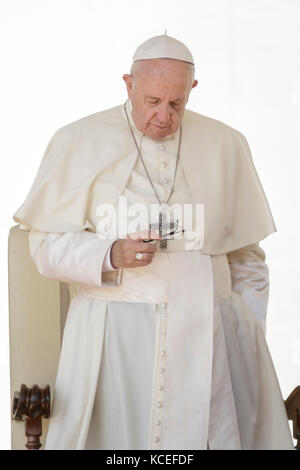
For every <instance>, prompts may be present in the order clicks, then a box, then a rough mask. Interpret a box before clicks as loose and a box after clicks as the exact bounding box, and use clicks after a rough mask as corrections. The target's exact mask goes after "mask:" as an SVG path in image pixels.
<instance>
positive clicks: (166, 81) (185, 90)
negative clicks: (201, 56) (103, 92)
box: [123, 59, 197, 140]
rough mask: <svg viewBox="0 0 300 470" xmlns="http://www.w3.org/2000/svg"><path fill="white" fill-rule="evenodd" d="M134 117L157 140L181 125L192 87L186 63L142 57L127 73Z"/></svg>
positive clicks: (194, 84) (195, 83) (144, 130)
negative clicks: (135, 66)
mask: <svg viewBox="0 0 300 470" xmlns="http://www.w3.org/2000/svg"><path fill="white" fill-rule="evenodd" d="M123 79H124V81H125V82H126V86H127V91H128V97H129V98H130V99H131V101H132V118H133V121H134V123H135V126H136V128H137V129H138V130H139V131H141V132H143V133H144V134H145V135H147V136H148V137H151V138H152V139H155V140H160V139H163V138H164V137H166V136H168V135H170V134H173V133H174V132H175V131H176V130H177V129H178V127H179V125H180V123H181V120H182V117H183V114H184V110H185V106H186V103H187V101H188V98H189V94H190V91H191V89H192V88H193V87H195V86H196V85H197V81H196V80H195V81H194V82H193V83H192V82H191V75H190V69H189V66H188V64H187V63H185V62H182V61H179V60H173V59H172V60H171V59H151V60H142V61H140V63H138V67H137V69H136V73H135V74H134V76H131V75H124V76H123Z"/></svg>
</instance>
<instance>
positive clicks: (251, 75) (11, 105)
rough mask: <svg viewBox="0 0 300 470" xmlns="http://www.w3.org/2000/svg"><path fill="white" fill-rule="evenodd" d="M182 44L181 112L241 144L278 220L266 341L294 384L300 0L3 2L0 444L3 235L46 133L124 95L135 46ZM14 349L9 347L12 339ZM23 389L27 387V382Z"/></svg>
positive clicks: (4, 373)
mask: <svg viewBox="0 0 300 470" xmlns="http://www.w3.org/2000/svg"><path fill="white" fill-rule="evenodd" d="M165 29H167V33H168V34H169V35H170V36H174V37H176V38H177V39H179V40H181V41H183V42H185V43H186V45H187V46H188V47H189V48H190V49H191V51H192V54H193V56H194V59H195V63H196V76H197V77H196V78H197V79H198V81H199V85H198V87H197V88H196V89H194V90H192V93H191V96H190V101H189V103H188V108H190V109H193V110H194V111H197V112H199V113H201V114H205V115H207V116H210V117H213V118H216V119H219V120H221V121H223V122H225V123H227V124H229V125H231V126H232V127H235V128H237V129H238V130H240V131H241V132H242V133H244V134H245V136H246V137H247V139H248V142H249V145H250V148H251V150H252V154H253V159H254V163H255V166H256V168H257V171H258V174H259V176H260V179H261V182H262V184H263V187H264V190H265V193H266V196H267V198H268V201H269V203H270V206H271V210H272V213H273V216H274V219H275V224H276V226H277V233H275V234H272V235H270V236H269V237H268V238H267V239H266V240H264V241H263V242H262V244H261V246H262V247H263V248H264V250H265V252H266V255H267V263H268V265H269V268H270V280H271V293H270V302H269V309H268V322H267V341H268V345H269V348H270V352H271V355H272V358H273V361H274V365H275V368H276V371H277V374H278V379H279V382H280V385H281V389H282V394H283V397H284V398H286V397H287V396H288V394H289V393H290V392H291V391H292V389H293V388H294V387H295V386H296V385H300V315H299V292H300V253H299V251H298V248H299V243H298V240H299V236H300V216H299V204H300V190H299V189H300V182H299V174H300V155H299V149H300V134H299V125H300V1H298V0H184V1H182V0H180V1H176V0H163V1H162V0H151V2H149V1H148V0H130V1H127V2H125V1H124V0H110V1H107V0H2V1H0V44H1V57H0V59H1V61H0V67H1V74H0V80H1V87H0V105H1V108H0V109H1V113H0V114H1V123H0V124H1V127H0V129H1V140H0V145H1V162H2V171H1V176H0V177H1V185H0V191H1V225H0V243H1V250H0V252H1V264H0V275H1V281H2V282H1V285H2V295H1V297H0V299H1V317H0V318H1V325H0V334H1V340H0V354H1V356H0V361H1V387H0V408H1V410H0V416H1V419H0V446H1V448H2V449H9V448H10V407H11V397H10V391H9V338H8V286H7V237H8V231H9V228H10V227H11V226H12V225H15V222H14V221H13V219H12V215H13V213H14V212H15V211H16V210H17V209H18V207H19V206H20V205H21V203H22V202H23V201H24V199H25V197H26V195H27V193H28V191H29V188H30V186H31V184H32V182H33V178H34V176H35V174H36V171H37V169H38V166H39V163H40V160H41V156H42V154H43V152H44V150H45V147H46V145H47V143H48V141H49V139H50V137H51V136H52V134H53V133H54V132H55V131H56V130H57V129H58V128H59V127H62V126H63V125H65V124H67V123H69V122H72V121H74V120H76V119H79V118H81V117H83V116H86V115H88V114H92V113H94V112H97V111H100V110H103V109H105V108H109V107H112V106H115V105H118V104H121V103H123V102H124V101H125V99H126V93H125V86H124V82H123V81H122V78H121V77H122V74H123V73H125V72H129V70H130V65H131V58H132V55H133V53H134V51H135V49H136V47H137V46H138V45H139V44H140V43H141V42H143V41H144V40H146V39H148V38H149V37H151V36H154V35H158V34H164V32H165ZM14 347H17V345H14ZM28 385H29V384H28Z"/></svg>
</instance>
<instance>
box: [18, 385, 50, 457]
mask: <svg viewBox="0 0 300 470" xmlns="http://www.w3.org/2000/svg"><path fill="white" fill-rule="evenodd" d="M50 403H51V397H50V387H49V385H46V387H45V388H40V387H39V386H38V385H33V387H32V388H28V387H27V386H26V385H24V384H22V385H21V388H20V391H19V392H15V393H14V398H13V408H12V419H14V420H18V421H25V435H26V437H27V443H26V447H27V449H29V450H38V449H39V448H40V447H41V445H42V444H41V443H40V436H41V434H42V417H43V418H49V415H50Z"/></svg>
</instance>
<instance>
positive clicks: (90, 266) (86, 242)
mask: <svg viewBox="0 0 300 470" xmlns="http://www.w3.org/2000/svg"><path fill="white" fill-rule="evenodd" d="M28 240H29V249H30V255H31V258H32V259H33V261H34V262H35V264H36V267H37V269H38V271H39V273H40V274H42V275H43V276H45V277H48V278H50V279H57V280H60V281H64V282H79V283H84V284H88V285H90V286H95V287H101V286H103V287H117V286H119V285H120V283H121V269H114V268H112V269H114V272H113V274H114V276H113V279H112V278H111V276H110V278H109V282H107V281H106V280H105V277H104V276H103V273H104V272H105V271H103V266H104V269H105V265H104V262H105V259H107V256H108V254H109V250H110V248H111V246H112V243H113V242H112V241H111V240H102V239H99V238H98V237H97V234H95V233H92V232H88V231H81V232H64V233H49V232H42V231H39V230H35V229H32V230H31V231H30V233H29V236H28ZM106 268H107V265H106Z"/></svg>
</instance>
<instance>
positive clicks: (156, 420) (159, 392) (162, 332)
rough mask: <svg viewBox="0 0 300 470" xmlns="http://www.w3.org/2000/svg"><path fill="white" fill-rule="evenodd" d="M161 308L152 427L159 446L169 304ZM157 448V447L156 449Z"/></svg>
mask: <svg viewBox="0 0 300 470" xmlns="http://www.w3.org/2000/svg"><path fill="white" fill-rule="evenodd" d="M158 308H159V313H160V314H159V317H158V321H159V322H160V324H159V344H158V347H159V351H160V355H159V356H158V363H157V373H158V375H157V378H156V379H157V388H156V392H155V398H156V400H155V401H156V406H155V411H154V416H153V427H152V432H153V434H152V436H153V437H152V441H153V444H155V445H158V443H159V442H160V437H159V433H160V425H161V419H160V418H161V416H160V415H161V410H162V408H163V390H164V385H163V381H164V373H165V357H166V349H165V340H166V336H167V335H166V318H167V317H166V310H167V303H166V302H165V303H162V304H160V305H159V306H158ZM155 448H157V447H155Z"/></svg>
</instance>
